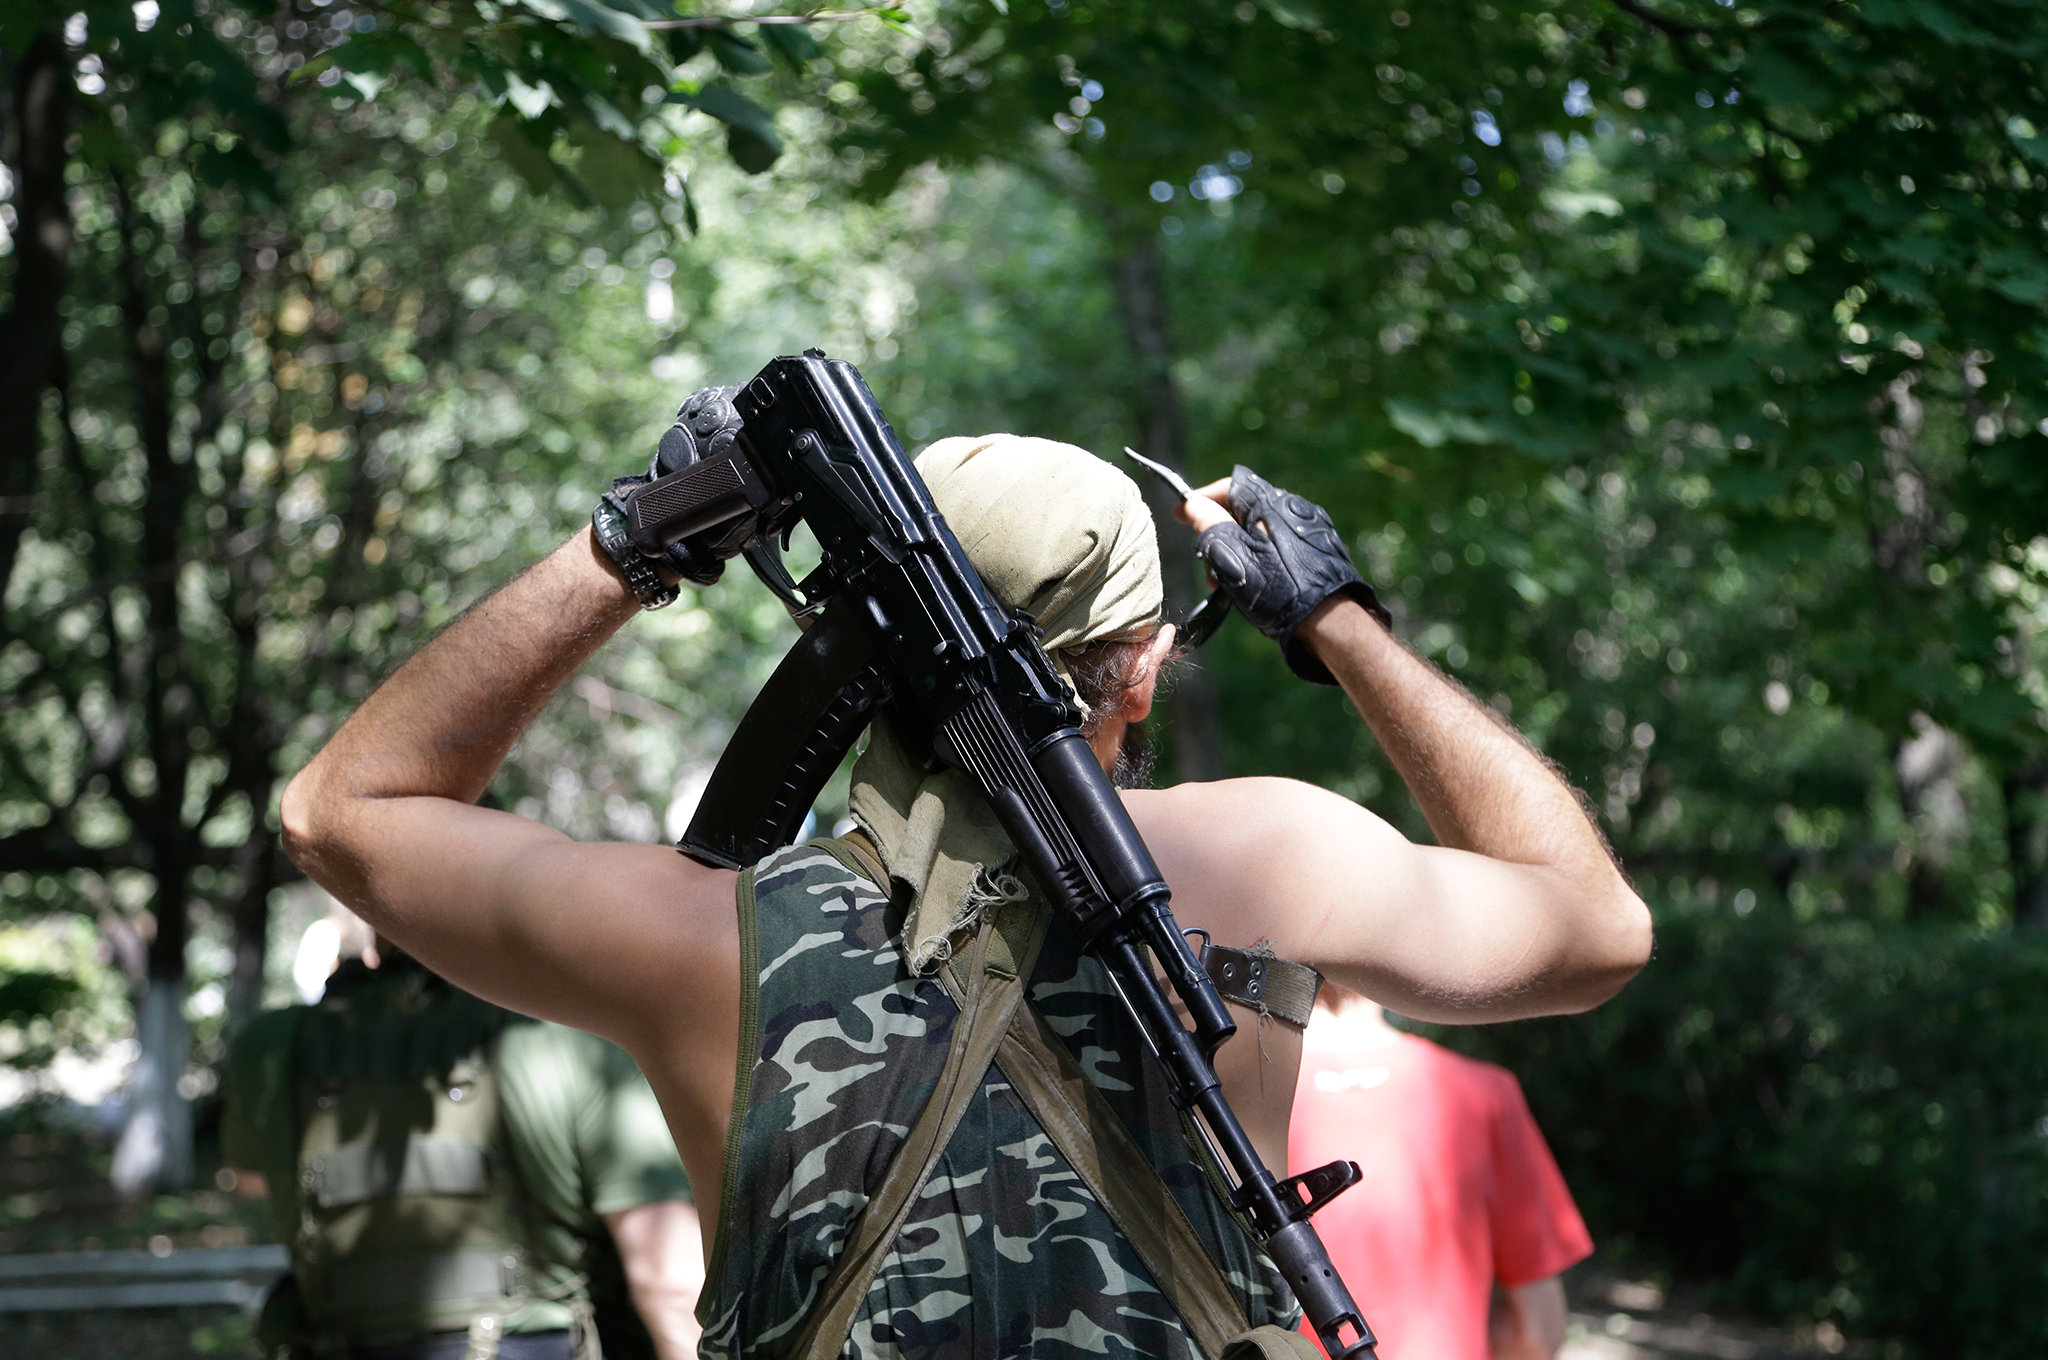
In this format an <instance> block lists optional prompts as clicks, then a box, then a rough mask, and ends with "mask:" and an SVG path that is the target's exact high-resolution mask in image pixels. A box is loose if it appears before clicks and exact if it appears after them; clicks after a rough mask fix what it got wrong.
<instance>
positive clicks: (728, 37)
mask: <svg viewBox="0 0 2048 1360" xmlns="http://www.w3.org/2000/svg"><path fill="white" fill-rule="evenodd" d="M704 42H705V44H706V45H707V46H709V47H710V48H711V55H712V56H714V57H716V58H718V64H719V65H720V66H723V67H724V68H725V69H726V70H728V71H730V72H732V73H733V74H734V75H737V76H758V75H760V74H762V73H763V72H765V71H766V70H767V69H768V58H766V57H764V56H762V55H761V50H760V49H759V48H757V47H755V46H754V45H753V44H752V43H750V42H748V41H747V40H746V39H745V38H742V37H741V36H740V35H739V34H737V33H733V32H730V31H728V30H726V29H723V28H714V29H710V30H708V31H706V33H705V34H704Z"/></svg>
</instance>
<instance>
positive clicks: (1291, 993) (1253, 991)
mask: <svg viewBox="0 0 2048 1360" xmlns="http://www.w3.org/2000/svg"><path fill="white" fill-rule="evenodd" d="M1201 962H1202V971H1203V972H1205V973H1207V974H1208V975H1209V980H1210V981H1211V982H1213V983H1215V984H1216V990H1217V992H1218V993H1220V994H1221V995H1222V997H1223V999H1224V1000H1225V1001H1235V1002H1236V1003H1237V1004H1238V1005H1240V1006H1246V1007H1249V1008H1250V1009H1252V1010H1255V1011H1257V1012H1258V1013H1259V1014H1260V1015H1262V1016H1265V1015H1270V1016H1272V1017H1273V1018H1274V1019H1276V1020H1285V1021H1286V1022H1287V1023H1288V1024H1290V1025H1292V1026H1294V1027H1295V1028H1296V1029H1305V1028H1307V1027H1308V1020H1309V1016H1311V1015H1313V1014H1314V1013H1315V1009H1316V993H1317V992H1320V991H1321V990H1322V989H1323V975H1322V974H1321V973H1318V972H1317V971H1316V970H1315V969H1313V968H1311V967H1309V966H1308V965H1307V964H1304V963H1295V962H1294V961H1293V960H1291V959H1283V958H1281V957H1280V956H1279V955H1278V954H1275V953H1274V952H1273V951H1272V950H1270V949H1232V948H1231V947H1229V946H1228V945H1221V944H1208V943H1206V942H1205V943H1204V944H1203V945H1202V953H1201Z"/></svg>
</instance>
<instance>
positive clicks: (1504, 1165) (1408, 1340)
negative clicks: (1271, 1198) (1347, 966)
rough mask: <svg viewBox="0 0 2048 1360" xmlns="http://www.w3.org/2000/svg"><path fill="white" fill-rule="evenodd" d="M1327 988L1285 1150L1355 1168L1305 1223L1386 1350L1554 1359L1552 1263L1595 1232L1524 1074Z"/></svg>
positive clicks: (1569, 1257) (1559, 1285)
mask: <svg viewBox="0 0 2048 1360" xmlns="http://www.w3.org/2000/svg"><path fill="white" fill-rule="evenodd" d="M1333 993H1334V994H1335V995H1333ZM1323 997H1324V999H1323V1000H1321V1001H1318V1003H1317V1005H1316V1012H1315V1016H1314V1019H1313V1020H1312V1021H1311V1023H1310V1024H1309V1027H1308V1030H1307V1033H1306V1034H1305V1035H1304V1037H1303V1041H1302V1054H1301V1076H1300V1078H1299V1079H1298V1084H1297V1086H1296V1088H1295V1096H1294V1120H1293V1123H1292V1125H1291V1126H1290V1129H1289V1133H1288V1138H1287V1162H1288V1168H1289V1171H1290V1173H1291V1174H1299V1173H1300V1172H1303V1171H1306V1170H1309V1169H1310V1168H1313V1167H1318V1166H1321V1165H1323V1164H1324V1163H1326V1162H1332V1161H1336V1160H1338V1159H1340V1158H1347V1159H1349V1160H1351V1161H1354V1162H1357V1163H1358V1165H1359V1169H1360V1170H1361V1171H1363V1172H1364V1173H1365V1176H1364V1179H1363V1181H1361V1182H1360V1183H1359V1184H1358V1185H1356V1186H1354V1187H1353V1188H1352V1189H1350V1190H1349V1191H1347V1192H1345V1193H1344V1194H1342V1195H1340V1196H1338V1197H1337V1198H1336V1199H1335V1200H1333V1201H1331V1203H1330V1204H1329V1205H1327V1206H1326V1207H1325V1208H1324V1209H1323V1210H1322V1211H1321V1212H1320V1213H1318V1214H1317V1215H1316V1219H1315V1223H1316V1230H1317V1231H1318V1232H1319V1233H1321V1234H1322V1239H1323V1242H1324V1244H1325V1245H1326V1246H1327V1247H1328V1248H1329V1252H1330V1258H1331V1260H1333V1261H1334V1262H1335V1263H1336V1265H1337V1269H1338V1270H1339V1272H1341V1273H1342V1275H1343V1276H1344V1280H1345V1282H1346V1283H1347V1284H1349V1285H1350V1286H1351V1292H1352V1294H1353V1295H1354V1296H1355V1297H1356V1298H1357V1299H1358V1301H1359V1306H1360V1308H1361V1309H1363V1310H1364V1312H1365V1316H1366V1318H1367V1320H1368V1321H1370V1322H1371V1324H1372V1328H1373V1331H1374V1332H1375V1333H1376V1334H1377V1335H1378V1336H1379V1339H1380V1354H1381V1355H1382V1356H1385V1357H1387V1360H1552V1357H1553V1356H1555V1355H1556V1354H1557V1350H1558V1347H1559V1346H1561V1345H1562V1344H1563V1343H1564V1332H1565V1302H1564V1285H1563V1282H1562V1281H1561V1280H1559V1278H1558V1276H1559V1273H1560V1272H1561V1271H1563V1270H1564V1269H1565V1268H1566V1267H1568V1266H1572V1265H1575V1264H1577V1263H1578V1262H1580V1261H1583V1260H1584V1259H1585V1258H1586V1257H1587V1256H1589V1255H1591V1254H1592V1251H1593V1239H1592V1238H1591V1236H1589V1235H1588V1234H1587V1232H1586V1224H1585V1222H1584V1220H1583V1219H1581V1218H1580V1217H1579V1211H1578V1208H1577V1207H1576V1206H1575V1205H1574V1204H1573V1203H1572V1197H1571V1192H1570V1191H1568V1190H1567V1189H1566V1188H1565V1184H1564V1177H1563V1176H1562V1175H1561V1174H1560V1173H1559V1171H1558V1169H1557V1163H1556V1161H1554V1160H1553V1159H1552V1158H1551V1155H1550V1148H1549V1147H1548V1145H1546V1144H1545V1143H1544V1141H1543V1134H1542V1133H1541V1132H1540V1131H1539V1130H1538V1129H1537V1127H1536V1121H1535V1119H1534V1118H1533V1117H1532V1116H1531V1115H1530V1113H1529V1106H1528V1103H1527V1102H1526V1101H1525V1100H1524V1099H1523V1098H1522V1088H1521V1085H1520V1083H1518V1082H1517V1081H1516V1080H1515V1078H1514V1075H1513V1074H1512V1073H1510V1072H1508V1071H1507V1070H1506V1069H1504V1068H1500V1067H1496V1066H1494V1065H1493V1064H1492V1063H1483V1062H1477V1061H1474V1060H1473V1059H1471V1058H1465V1057H1460V1056H1459V1055H1458V1054H1456V1053H1452V1052H1451V1051H1449V1050H1448V1049H1445V1048H1441V1047H1439V1046H1437V1045H1436V1044H1433V1043H1431V1042H1429V1041H1428V1040H1427V1039H1423V1038H1419V1037H1417V1036H1416V1035H1413V1034H1404V1033H1402V1032H1401V1031H1400V1030H1397V1029H1395V1028H1394V1027H1393V1026H1392V1025H1390V1024H1388V1023H1387V1020H1386V1015H1385V1012H1384V1011H1382V1010H1381V1009H1380V1007H1379V1006H1377V1005H1375V1004H1374V1003H1372V1002H1370V1001H1368V1000H1366V999H1365V998H1364V997H1361V996H1357V995H1355V994H1352V993H1348V992H1344V991H1343V990H1342V989H1341V988H1337V987H1335V986H1333V985H1330V984H1325V986H1324V989H1323ZM1496 1285H1498V1286H1499V1292H1498V1293H1497V1294H1496V1292H1495V1286H1496ZM1311 1335H1313V1334H1312V1333H1311Z"/></svg>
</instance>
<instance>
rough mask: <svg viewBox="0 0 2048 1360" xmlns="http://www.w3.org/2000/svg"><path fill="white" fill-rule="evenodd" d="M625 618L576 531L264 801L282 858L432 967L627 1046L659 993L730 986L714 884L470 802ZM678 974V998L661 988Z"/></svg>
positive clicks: (668, 859)
mask: <svg viewBox="0 0 2048 1360" xmlns="http://www.w3.org/2000/svg"><path fill="white" fill-rule="evenodd" d="M637 609H638V602H637V601H636V600H635V598H634V596H633V594H632V592H631V591H630V590H628V589H627V587H626V585H625V583H624V581H623V580H622V579H621V578H620V576H619V574H618V572H617V571H616V570H615V569H614V568H613V566H612V565H611V563H610V561H609V560H608V559H606V558H605V557H604V556H603V554H602V552H601V550H600V549H599V548H598V547H597V545H596V544H595V542H594V541H593V539H592V535H591V532H590V530H588V529H585V530H583V531H582V532H580V533H578V534H577V535H576V536H575V537H574V538H572V539H570V540H569V541H568V542H567V543H565V544H564V545H562V547H560V548H558V549H557V550H556V551H555V552H554V553H552V554H551V555H550V556H548V557H547V558H546V559H544V560H543V561H541V562H539V563H537V564H535V565H534V566H533V567H532V568H530V569H529V570H527V571H526V572H524V573H522V574H521V575H519V576H518V577H516V578H515V579H514V580H512V581H511V582H510V583H509V584H507V585H506V586H505V587H504V588H503V589H501V590H499V591H498V592H497V593H496V594H494V595H491V596H490V597H489V598H487V599H485V600H484V601H482V602H481V603H479V604H478V605H476V606H475V607H474V608H473V609H471V610H469V612H467V613H466V614H464V615H463V616H462V617H461V618H460V619H458V620H456V622H455V623H454V624H453V625H451V626H450V627H449V628H448V629H447V630H446V631H445V632H443V633H442V634H441V635H440V636H439V637H437V638H435V639H434V640H433V641H432V642H430V643H428V644H427V646H425V647H424V648H422V649H421V650H420V651H419V652H418V653H417V654H416V655H414V656H413V658H412V659H411V660H409V661H407V662H406V663H405V664H404V665H403V666H401V667H399V669H398V670H397V672H396V673H394V674H393V675H392V676H391V678H390V679H389V680H387V681H386V682H385V683H384V684H383V685H382V686H381V687H380V688H379V689H377V691H376V692H375V693H373V694H372V695H371V696H370V697H369V698H368V699H367V700H365V701H364V702H363V704H362V706H361V707H360V708H358V709H357V710H356V712H355V713H354V714H353V715H352V716H351V717H350V718H349V720H348V721H347V722H346V723H344V724H343V725H342V727H341V730H340V731H338V732H336V733H335V735H334V737H333V739H332V740H331V741H329V742H328V743H327V746H326V747H325V749H323V750H322V751H321V752H320V754H319V755H318V756H317V757H315V758H314V760H313V761H312V763H311V764H309V765H307V766H306V768H305V769H303V770H301V771H300V772H299V774H298V776H297V777H296V778H294V779H293V780H292V782H291V784H290V785H289V786H288V787H287V788H286V789H285V794H284V806H283V817H284V837H285V846H286V849H287V850H288V851H289V852H290V854H291V856H292V859H293V860H294V861H295V862H296V863H297V864H298V865H299V866H300V867H301V868H303V869H304V870H305V871H306V873H307V875H308V876H309V877H311V878H312V879H314V880H315V881H316V882H318V883H319V884H320V885H321V886H323V887H325V888H326V889H327V890H328V891H330V892H332V893H333V894H334V895H335V896H337V897H339V898H340V899H341V900H342V901H344V902H346V903H347V904H348V905H349V906H350V907H351V908H352V909H354V910H355V911H356V912H357V913H358V914H360V915H361V916H363V917H364V918H365V919H366V920H368V921H369V922H370V924H371V925H373V926H375V927H376V928H377V929H378V930H380V931H382V932H383V933H385V934H386V935H389V936H390V937H391V938H392V939H394V940H396V941H397V942H398V943H399V944H400V945H402V946H403V947H404V948H405V949H407V950H409V951H410V952H412V953H413V954H414V955H415V956H416V957H418V958H419V959H420V960H421V961H423V962H424V963H426V964H427V965H428V966H429V967H430V968H432V969H433V970H434V971H436V972H438V973H440V974H442V975H443V976H445V977H448V978H450V979H452V980H453V981H455V982H456V983H458V984H460V985H461V986H463V987H465V988H468V989H469V990H471V991H474V992H476V993H478V994H479V995H482V996H485V997H488V998H489V999H491V1000H493V1001H497V1002H499V1003H501V1004H503V1005H506V1006H510V1007H513V1008H515V1009H517V1010H521V1011H525V1012H527V1013H529V1014H534V1015H543V1016H547V1017H548V1018H551V1019H557V1020H562V1021H564V1022H566V1023H569V1024H574V1025H578V1026H580V1027H582V1028H586V1029H593V1030H596V1031H598V1032H600V1033H605V1034H609V1035H611V1036H612V1037H614V1038H617V1039H619V1040H620V1041H621V1042H622V1043H625V1044H626V1045H627V1046H628V1047H629V1048H630V1047H633V1046H634V1040H636V1039H639V1038H644V1037H645V1036H643V1035H638V1034H634V1033H632V1032H631V1031H632V1030H633V1028H634V1025H635V1021H636V1020H641V1021H642V1022H643V1023H644V1017H645V1016H646V1015H648V1014H649V1013H650V1010H651V1008H648V1007H646V1006H644V1005H638V1004H636V1001H644V1000H645V999H646V998H648V997H653V996H666V997H669V998H670V1004H669V1012H668V1013H669V1014H671V1015H672V1014H673V1007H674V1004H675V1002H674V999H673V998H674V997H675V996H676V995H677V994H678V993H679V992H680V993H682V994H686V995H697V996H701V997H703V998H704V999H705V1000H706V1002H707V1004H712V1005H715V1004H716V1003H717V1001H718V999H719V996H718V995H715V994H722V993H723V992H730V991H732V990H733V988H734V983H733V978H734V976H735V968H734V966H733V962H734V959H735V958H736V955H734V953H733V949H734V947H735V946H734V945H733V944H732V943H731V942H730V941H728V939H727V937H729V936H732V935H734V933H735V929H736V928H735V926H734V924H733V920H732V912H731V901H732V893H733V886H732V879H733V875H731V874H730V873H726V872H724V871H721V870H714V869H707V868H705V867H703V866H701V865H698V864H695V863H693V862H692V861H690V860H687V859H685V858H683V857H682V856H681V855H679V854H677V853H676V852H675V851H674V850H672V849H670V848H668V847H665V846H656V845H628V844H604V845H579V844H577V843H576V842H574V841H571V840H570V839H569V838H568V837H566V836H564V835H562V834H561V833H560V832H558V831H555V830H553V829H551V828H549V827H545V826H542V825H540V824H539V823H537V822H532V821H528V820H527V819H525V818H523V817H517V816H513V815H511V814H510V813H504V812H494V811H490V810H487V809H483V808H478V807H475V806H473V804H474V802H475V800H476V799H477V798H478V797H479V796H481V795H482V793H483V791H484V789H485V787H486V786H487V785H488V784H489V783H490V781H491V778H492V776H493V775H494V774H495V773H496V772H497V770H498V766H499V765H500V764H501V763H502V762H503V760H504V759H505V755H506V752H508V751H509V750H510V749H511V747H512V744H513V742H515V741H517V740H518V738H519V736H520V734H521V733H522V732H524V731H525V730H526V727H527V725H528V724H529V723H531V722H532V721H533V718H534V716H535V715H536V714H537V713H539V711H540V709H541V706H542V705H543V704H544V703H546V702H547V700H548V698H549V697H550V696H551V695H552V694H553V693H554V692H555V691H556V690H557V689H558V688H559V687H560V686H561V684H562V682H563V681H565V680H566V679H568V677H569V676H570V675H572V674H574V673H575V671H576V669H577V668H578V667H579V666H581V665H582V664H583V663H584V662H585V661H586V660H588V659H589V657H590V655H591V654H592V653H593V652H595V651H596V650H597V649H598V647H600V646H601V645H603V643H604V642H605V640H606V639H608V638H609V637H611V635H612V634H613V633H614V632H616V631H618V629H619V627H620V625H622V624H623V623H625V622H626V620H628V619H630V618H631V617H632V616H633V614H634V613H635V612H636V611H637ZM679 967H687V968H688V969H689V972H688V978H689V980H690V981H691V984H692V986H691V987H690V988H681V989H678V988H677V986H676V984H677V983H678V982H679V981H683V980H684V978H683V976H680V975H679V974H678V972H677V969H678V968H679ZM700 982H701V984H702V986H701V987H699V985H698V984H699V983H700ZM726 999H728V1000H730V999H731V998H726Z"/></svg>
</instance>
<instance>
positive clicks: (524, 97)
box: [505, 71, 555, 118]
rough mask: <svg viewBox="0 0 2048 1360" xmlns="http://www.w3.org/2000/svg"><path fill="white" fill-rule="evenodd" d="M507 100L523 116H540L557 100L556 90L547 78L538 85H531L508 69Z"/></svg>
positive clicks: (506, 74) (506, 80)
mask: <svg viewBox="0 0 2048 1360" xmlns="http://www.w3.org/2000/svg"><path fill="white" fill-rule="evenodd" d="M505 100H506V102H507V103H509V104H511V106H512V107H513V108H515V109H517V110H518V111H519V116H520V117H521V118H538V117H540V116H541V115H542V114H543V113H545V112H547V109H548V106H549V105H550V104H552V103H554V102H555V92H554V90H552V89H551V88H549V86H548V83H547V82H546V81H545V80H543V81H542V82H541V83H540V84H538V85H529V84H527V83H526V82H525V81H523V80H521V79H520V78H519V77H518V76H517V75H516V74H514V73H513V72H511V71H507V72H505Z"/></svg>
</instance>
